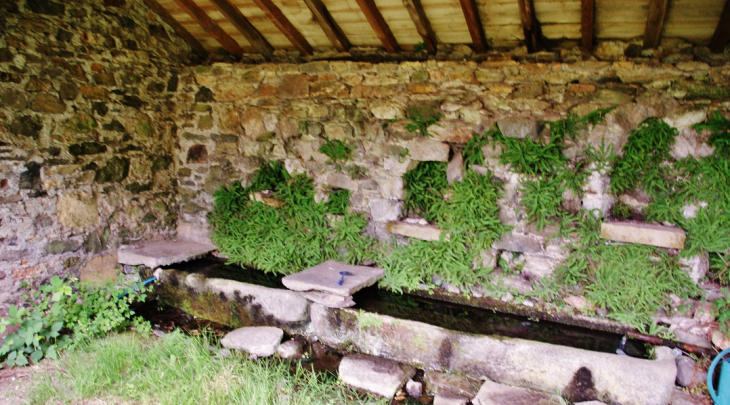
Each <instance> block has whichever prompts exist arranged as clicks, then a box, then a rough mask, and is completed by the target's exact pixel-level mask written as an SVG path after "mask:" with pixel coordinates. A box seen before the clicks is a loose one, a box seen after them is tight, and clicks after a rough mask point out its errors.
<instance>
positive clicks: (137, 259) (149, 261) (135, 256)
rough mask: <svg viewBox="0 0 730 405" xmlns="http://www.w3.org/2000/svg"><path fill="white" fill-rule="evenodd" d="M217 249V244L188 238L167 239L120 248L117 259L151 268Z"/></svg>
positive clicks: (183, 260) (124, 262)
mask: <svg viewBox="0 0 730 405" xmlns="http://www.w3.org/2000/svg"><path fill="white" fill-rule="evenodd" d="M213 250H215V246H211V245H207V244H202V243H198V242H192V241H186V240H165V241H159V242H152V243H147V244H144V245H142V246H139V247H128V248H127V249H119V251H118V252H117V260H118V261H119V263H121V264H129V265H131V266H137V265H144V266H147V267H149V268H152V269H154V268H157V267H162V266H168V265H170V264H174V263H181V262H187V261H189V260H192V259H196V258H198V257H200V256H203V255H206V254H208V253H210V252H212V251H213Z"/></svg>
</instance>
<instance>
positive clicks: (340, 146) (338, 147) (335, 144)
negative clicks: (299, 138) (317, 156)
mask: <svg viewBox="0 0 730 405" xmlns="http://www.w3.org/2000/svg"><path fill="white" fill-rule="evenodd" d="M319 152H320V153H323V154H324V155H326V156H327V157H328V158H329V161H330V162H332V163H334V165H335V166H337V169H338V170H342V167H341V166H340V163H339V162H341V161H343V160H347V159H349V158H350V153H351V152H352V148H350V147H349V146H347V145H345V143H344V142H342V141H341V140H339V139H327V140H326V141H325V143H323V144H322V146H320V147H319Z"/></svg>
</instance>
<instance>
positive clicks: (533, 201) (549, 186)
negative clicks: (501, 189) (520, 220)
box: [520, 177, 564, 230]
mask: <svg viewBox="0 0 730 405" xmlns="http://www.w3.org/2000/svg"><path fill="white" fill-rule="evenodd" d="M563 190H564V186H563V182H562V181H561V180H560V179H558V178H555V177H553V178H545V179H542V180H536V181H528V182H525V183H523V184H522V188H521V189H520V191H521V192H523V193H524V194H523V196H522V200H521V201H520V204H521V205H522V206H523V207H524V208H525V211H526V213H527V217H528V218H529V219H530V221H532V222H535V223H536V224H537V229H538V230H542V229H544V228H545V225H546V224H547V223H548V221H550V220H551V218H554V217H557V216H558V210H559V209H560V204H561V203H562V202H563V197H562V194H563Z"/></svg>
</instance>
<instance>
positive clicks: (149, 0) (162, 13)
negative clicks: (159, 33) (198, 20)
mask: <svg viewBox="0 0 730 405" xmlns="http://www.w3.org/2000/svg"><path fill="white" fill-rule="evenodd" d="M144 2H145V3H146V4H147V6H148V7H149V8H151V9H152V11H154V12H155V14H157V15H158V16H159V17H160V19H162V21H164V22H165V23H167V25H169V26H170V28H172V29H173V31H175V33H176V34H177V35H178V36H180V38H182V39H183V41H185V42H186V43H187V44H188V45H190V47H191V48H192V49H193V52H195V53H196V54H197V55H198V56H200V58H201V59H206V58H207V57H208V50H207V49H205V47H204V46H203V44H201V43H200V41H198V40H197V39H196V38H195V37H194V36H193V34H191V33H190V31H188V30H186V29H185V27H183V25H182V24H180V22H179V21H177V20H176V19H175V18H174V17H173V16H172V15H170V13H169V12H168V11H167V10H166V9H165V8H164V7H162V5H161V4H160V3H158V2H157V0H144Z"/></svg>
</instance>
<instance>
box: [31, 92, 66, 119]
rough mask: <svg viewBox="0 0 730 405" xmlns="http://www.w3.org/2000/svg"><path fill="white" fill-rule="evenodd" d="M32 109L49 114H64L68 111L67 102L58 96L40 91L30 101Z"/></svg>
mask: <svg viewBox="0 0 730 405" xmlns="http://www.w3.org/2000/svg"><path fill="white" fill-rule="evenodd" d="M30 109H31V110H33V111H35V112H39V113H47V114H62V113H64V112H65V111H66V103H64V102H63V100H61V99H60V98H58V97H57V96H54V95H52V94H48V93H40V94H38V95H37V96H35V98H34V99H33V101H31V102H30Z"/></svg>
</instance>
